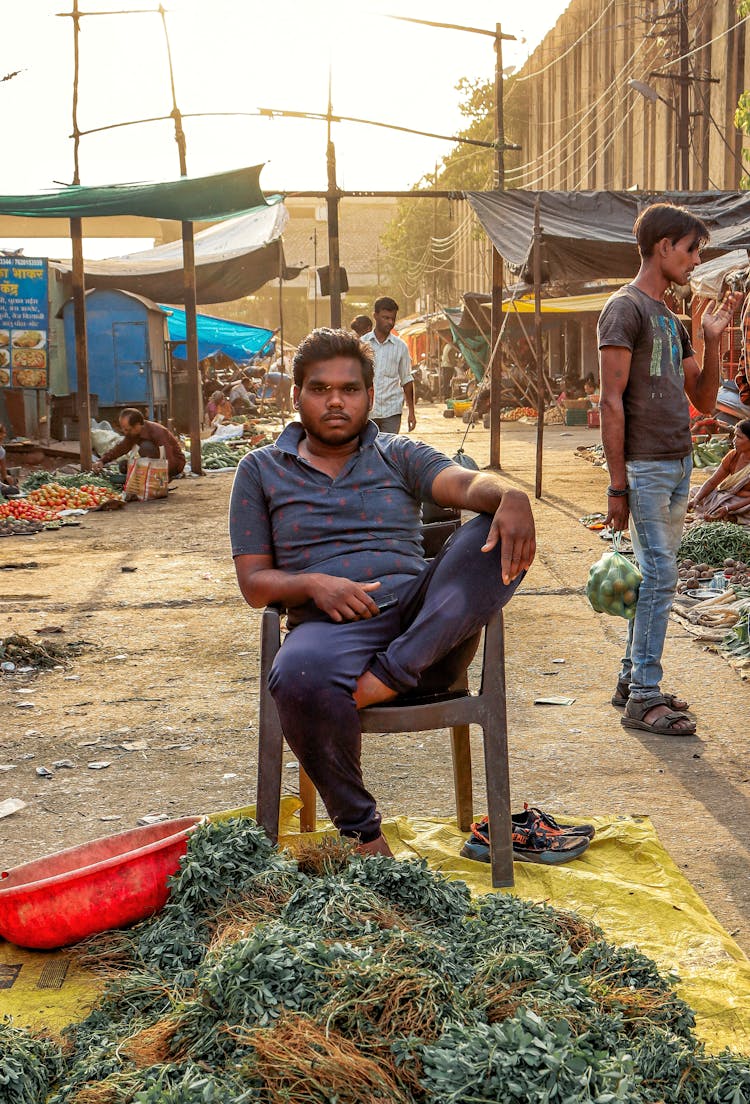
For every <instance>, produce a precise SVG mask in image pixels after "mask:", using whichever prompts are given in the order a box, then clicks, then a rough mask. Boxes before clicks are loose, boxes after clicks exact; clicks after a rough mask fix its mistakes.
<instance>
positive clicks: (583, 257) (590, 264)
mask: <svg viewBox="0 0 750 1104" xmlns="http://www.w3.org/2000/svg"><path fill="white" fill-rule="evenodd" d="M537 196H538V197H539V200H540V218H541V229H542V281H543V282H544V283H548V282H553V283H558V282H559V283H561V284H570V283H574V282H575V283H582V282H584V281H586V280H593V279H604V278H606V279H623V280H625V279H628V278H631V277H632V276H633V275H634V274H635V273H636V272H637V270H638V265H639V258H638V250H637V247H636V244H635V238H634V237H633V223H634V222H635V219H636V217H637V215H638V212H639V211H640V210H641V209H642V208H643V207H646V206H648V204H650V203H657V202H665V203H676V204H680V205H682V206H684V207H687V208H689V209H690V210H691V211H692V212H694V213H695V214H696V215H697V216H698V217H699V218H702V219H703V220H704V221H705V222H706V223H707V224H708V226H709V228H710V230H711V243H710V246H709V247H707V248H706V249H705V250H704V251H703V255H704V257H705V258H706V259H709V258H710V257H712V256H716V255H718V254H719V253H725V252H728V251H729V250H731V249H738V248H747V247H748V246H750V194H748V193H747V192H660V193H645V192H535V191H521V190H513V191H508V192H499V191H494V192H467V193H466V198H467V199H468V200H469V203H470V204H471V206H472V207H473V209H474V211H475V212H476V215H477V218H478V219H479V221H480V222H481V224H482V226H483V227H484V229H485V231H486V232H487V235H488V237H489V238H490V240H491V241H492V243H493V245H494V246H495V247H496V249H497V250H498V252H499V253H500V255H501V256H502V257H503V258H504V260H505V262H506V263H507V264H508V266H509V267H510V268H511V269H512V270H513V271H514V272H515V273H517V274H518V275H519V276H521V277H522V278H523V279H525V280H527V281H528V282H529V283H531V282H532V280H533V275H532V273H531V272H530V271H529V258H530V256H531V246H532V242H533V237H534V207H535V204H536V200H537Z"/></svg>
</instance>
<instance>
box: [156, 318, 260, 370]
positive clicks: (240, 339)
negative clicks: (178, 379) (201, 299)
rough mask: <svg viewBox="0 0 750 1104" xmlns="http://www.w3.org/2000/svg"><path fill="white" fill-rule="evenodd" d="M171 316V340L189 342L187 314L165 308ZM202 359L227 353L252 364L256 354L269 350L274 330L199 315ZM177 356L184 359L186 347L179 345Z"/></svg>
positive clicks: (239, 360)
mask: <svg viewBox="0 0 750 1104" xmlns="http://www.w3.org/2000/svg"><path fill="white" fill-rule="evenodd" d="M162 310H165V311H166V312H167V314H168V318H167V325H168V326H169V339H170V341H185V340H186V330H185V312H184V310H179V309H178V308H177V307H162ZM197 323H198V357H199V358H200V360H203V358H204V357H207V356H211V354H212V353H226V355H227V356H230V357H231V358H232V360H236V361H237V363H238V364H247V363H249V362H250V361H251V360H252V359H253V357H254V356H255V355H256V353H260V352H261V351H264V350H266V349H268V348H269V346H270V344H271V341H272V339H273V330H267V329H265V328H264V327H262V326H248V325H246V324H245V323H244V322H231V321H229V319H227V318H214V317H213V316H212V315H210V314H199V315H198V316H197ZM174 352H175V356H177V357H180V358H181V359H183V360H184V358H185V347H184V346H183V347H180V346H178V347H177V348H176V349H175V351H174Z"/></svg>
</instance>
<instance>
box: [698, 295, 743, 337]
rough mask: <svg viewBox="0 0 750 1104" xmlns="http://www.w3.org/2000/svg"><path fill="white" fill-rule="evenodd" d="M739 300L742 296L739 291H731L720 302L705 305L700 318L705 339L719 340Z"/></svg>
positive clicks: (740, 300)
mask: <svg viewBox="0 0 750 1104" xmlns="http://www.w3.org/2000/svg"><path fill="white" fill-rule="evenodd" d="M741 302H742V296H741V295H740V293H739V292H737V291H733V292H731V294H729V295H726V296H725V297H724V299H723V301H722V302H721V303H717V304H716V305H715V306H714V307H710V306H709V307H706V309H705V311H704V312H703V317H702V319H701V324H702V326H703V336H704V338H705V339H706V341H718V340H719V338H720V337H721V335H722V334H723V333H724V330H725V329H726V328H727V326H728V325H729V323H730V322H731V321H732V318H733V317H734V312H735V311H736V310H737V308H738V307H739V305H740V303H741Z"/></svg>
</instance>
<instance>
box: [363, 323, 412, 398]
mask: <svg viewBox="0 0 750 1104" xmlns="http://www.w3.org/2000/svg"><path fill="white" fill-rule="evenodd" d="M361 340H362V341H366V342H367V344H368V345H371V346H372V348H373V351H374V353H375V402H374V404H373V408H372V411H371V412H370V417H371V418H390V417H391V416H392V415H393V414H400V413H401V410H402V408H403V405H404V384H405V383H410V382H411V380H412V374H411V356H410V355H409V346H408V345H407V344H406V342H405V341H402V340H401V338H400V337H396V335H395V334H392V333H390V334H388V337H387V338H386V339H385V341H383V342H380V341H378V339H377V337H376V336H375V331H374V330H370V332H369V333H366V334H365V336H364V337H363V338H362V339H361Z"/></svg>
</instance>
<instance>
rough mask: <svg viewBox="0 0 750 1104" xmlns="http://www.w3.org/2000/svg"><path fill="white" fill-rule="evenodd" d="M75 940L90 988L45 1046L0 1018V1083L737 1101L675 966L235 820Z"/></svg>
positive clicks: (74, 1089)
mask: <svg viewBox="0 0 750 1104" xmlns="http://www.w3.org/2000/svg"><path fill="white" fill-rule="evenodd" d="M81 948H82V956H83V960H84V961H85V962H87V963H88V964H89V965H96V966H97V967H98V968H99V969H106V970H107V971H108V973H109V983H108V986H107V990H106V993H105V995H104V997H103V998H102V1000H101V1001H100V1002H99V1004H98V1005H97V1006H96V1007H95V1008H94V1010H93V1011H92V1012H91V1013H90V1015H89V1016H88V1017H87V1019H86V1020H84V1021H83V1022H82V1023H81V1024H78V1025H75V1026H73V1027H71V1028H70V1029H68V1032H67V1038H66V1040H65V1042H64V1044H63V1046H62V1047H61V1048H58V1047H56V1046H54V1045H53V1044H51V1043H49V1042H47V1041H45V1040H41V1039H38V1038H36V1037H34V1036H32V1035H31V1034H30V1033H27V1032H25V1031H22V1030H20V1029H17V1028H14V1027H13V1026H12V1025H11V1024H10V1023H9V1022H7V1021H6V1023H5V1024H4V1026H3V1028H2V1034H0V1052H1V1053H2V1057H0V1101H2V1102H3V1104H6V1102H7V1104H43V1102H44V1101H47V1102H48V1104H130V1102H133V1104H245V1102H247V1104H252V1102H257V1104H282V1102H283V1104H334V1102H335V1104H478V1102H482V1101H487V1102H490V1101H492V1102H498V1101H503V1102H513V1101H517V1102H519V1104H520V1102H523V1104H543V1102H544V1104H547V1102H550V1104H553V1102H554V1104H578V1102H582V1101H589V1102H596V1104H617V1102H621V1104H656V1102H657V1101H661V1102H665V1104H683V1102H684V1104H712V1102H713V1104H743V1102H747V1101H750V1062H748V1061H747V1060H745V1059H744V1058H741V1057H739V1056H737V1055H733V1054H731V1053H729V1052H725V1053H722V1054H720V1055H718V1056H712V1055H709V1054H708V1053H706V1051H705V1050H704V1048H703V1046H702V1044H701V1043H699V1042H698V1041H697V1039H696V1037H695V1035H694V1033H693V1027H694V1017H693V1014H692V1012H691V1010H690V1009H689V1008H688V1006H687V1005H686V1004H685V1003H684V1001H682V1000H681V999H680V998H679V997H677V996H676V994H675V992H674V989H673V982H674V979H673V978H666V977H664V976H662V975H661V974H660V973H659V971H658V970H657V968H656V966H655V964H654V963H653V962H652V961H651V960H650V959H648V958H646V957H644V956H643V955H641V954H639V953H638V952H637V951H635V950H632V949H621V948H617V947H615V946H613V945H612V944H610V943H607V942H606V941H605V940H604V939H603V938H602V935H601V932H599V931H598V930H597V929H595V928H593V927H591V926H589V925H587V924H586V923H584V922H583V921H581V920H580V919H579V918H578V917H576V916H574V915H572V914H570V913H564V912H559V911H555V910H553V909H551V908H548V907H545V906H541V905H532V904H530V903H529V902H526V901H523V900H520V899H519V898H517V897H514V896H511V895H509V894H490V895H488V896H486V897H484V898H481V899H480V900H479V901H477V902H474V903H472V901H471V899H470V896H469V891H468V889H467V887H466V886H465V885H464V884H463V883H462V882H457V881H448V880H447V879H446V878H444V877H443V876H441V875H439V874H433V873H431V872H430V871H429V870H428V868H427V866H426V864H425V863H424V861H409V862H396V861H395V860H392V859H388V858H385V857H382V856H378V857H372V858H367V859H363V858H359V857H357V856H355V855H354V854H353V853H352V851H351V848H346V847H344V846H342V845H340V844H338V843H335V842H331V841H329V842H327V843H324V844H323V845H322V846H320V847H317V848H314V847H311V846H309V845H308V846H307V847H304V846H302V847H301V848H300V849H298V850H297V853H296V858H293V857H292V856H290V855H289V854H288V853H279V852H278V851H277V850H276V849H275V848H273V847H272V846H271V845H270V843H269V842H268V840H267V838H266V837H265V835H264V834H263V832H262V831H261V830H260V829H259V828H258V827H257V826H256V825H255V824H254V823H253V822H252V821H246V820H241V821H238V820H229V821H226V822H222V823H216V824H207V825H205V826H202V827H200V828H199V829H198V830H197V831H196V832H195V833H194V835H193V836H192V837H191V839H190V843H189V848H188V855H187V857H186V859H185V860H183V864H182V867H181V869H180V871H179V872H178V874H177V875H176V876H175V877H174V878H173V879H172V886H171V895H170V899H169V901H168V903H167V905H166V907H165V908H164V910H163V911H162V912H161V913H160V914H159V915H158V916H156V917H155V918H152V919H151V920H148V921H145V922H143V923H141V924H139V925H138V926H136V927H135V928H133V929H130V930H129V931H121V932H115V933H109V934H107V935H105V936H99V937H96V938H95V939H93V940H91V941H89V942H88V943H87V944H83V945H81ZM24 1071H25V1072H24ZM48 1094H49V1095H48Z"/></svg>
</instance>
